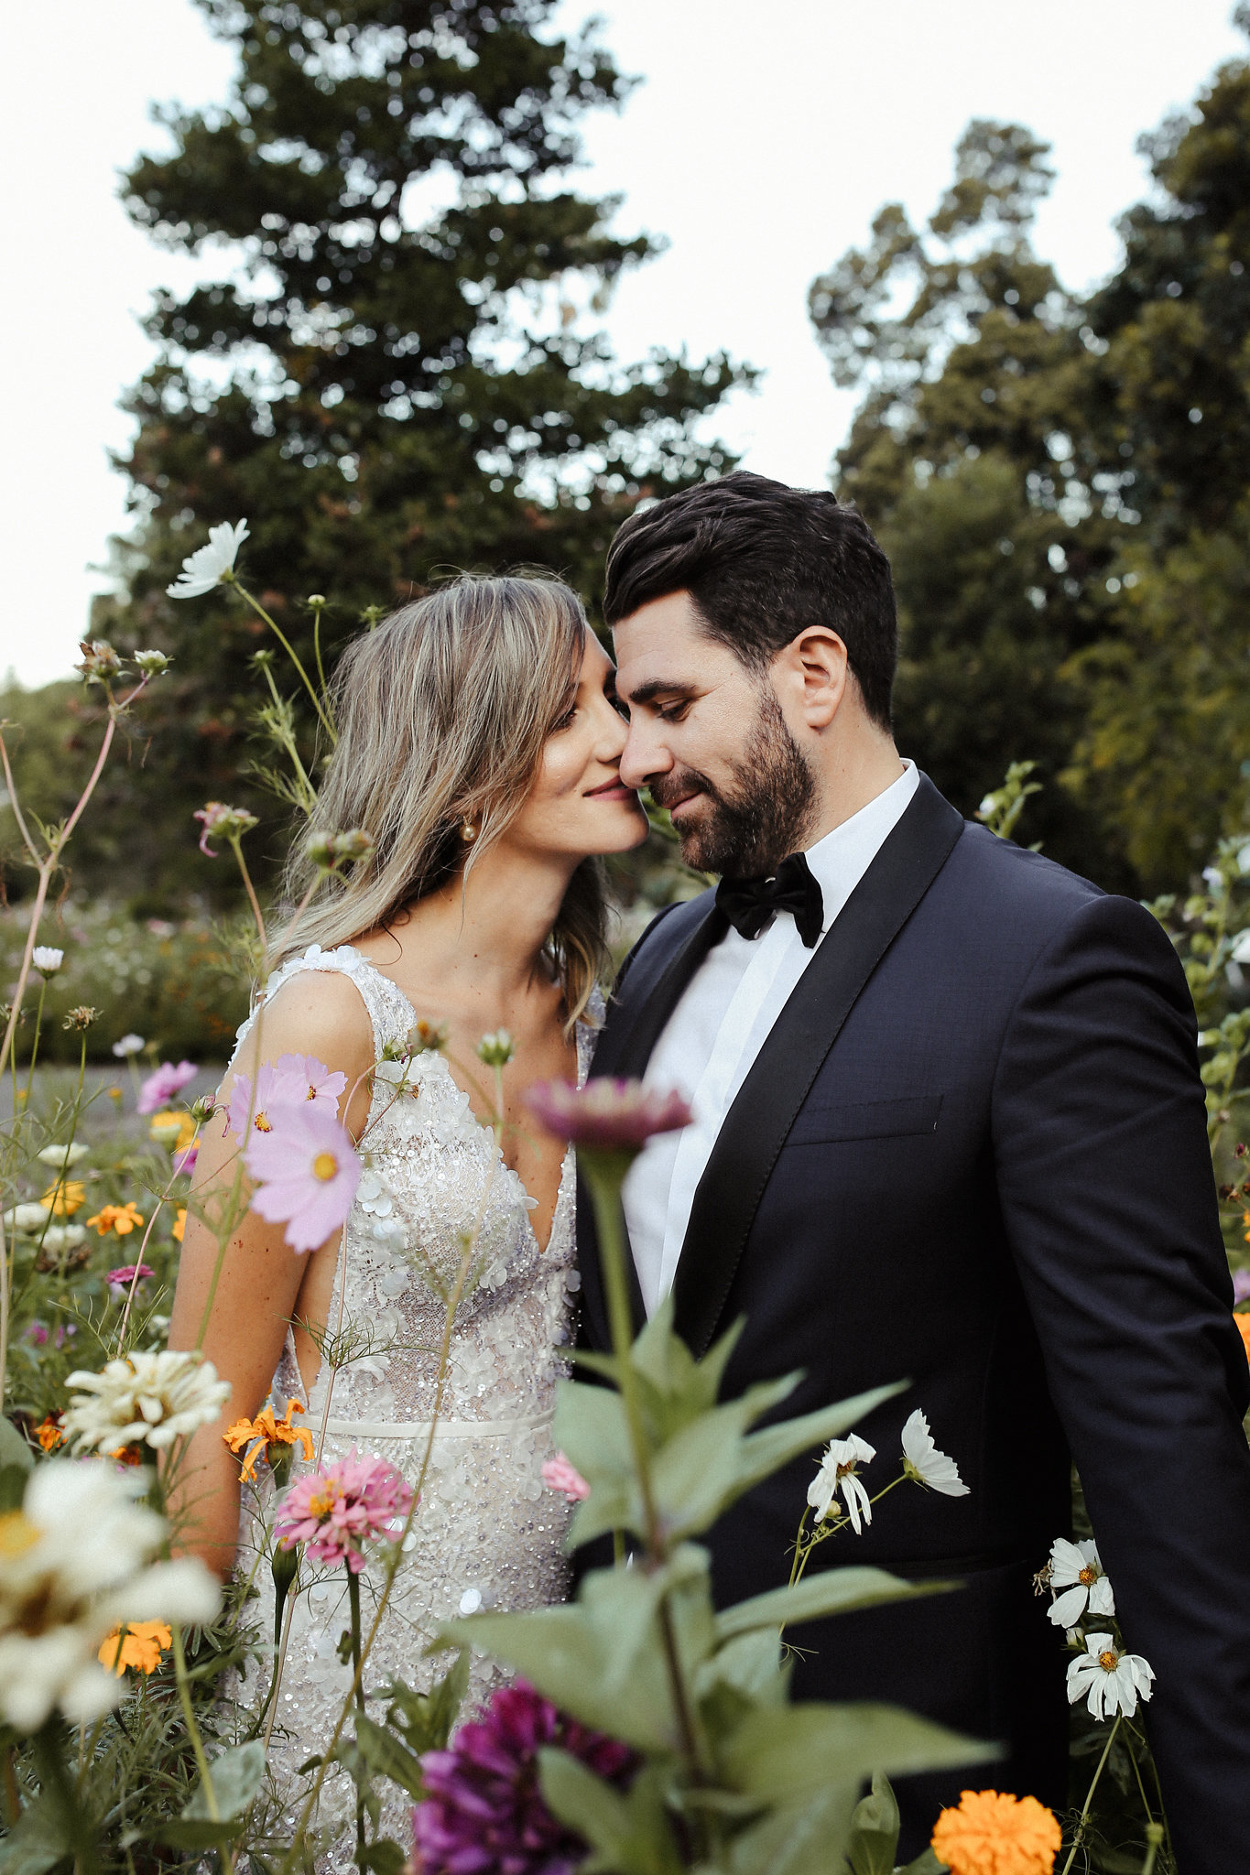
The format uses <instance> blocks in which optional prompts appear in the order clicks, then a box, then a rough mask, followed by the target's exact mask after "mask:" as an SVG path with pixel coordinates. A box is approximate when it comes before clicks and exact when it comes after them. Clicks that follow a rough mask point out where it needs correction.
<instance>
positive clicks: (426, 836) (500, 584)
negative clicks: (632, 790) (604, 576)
mask: <svg viewBox="0 0 1250 1875" xmlns="http://www.w3.org/2000/svg"><path fill="white" fill-rule="evenodd" d="M588 630H589V626H588V625H587V622H586V614H585V612H584V611H583V609H582V603H581V600H580V599H579V598H578V597H577V594H576V593H575V592H573V591H572V590H571V589H570V588H569V587H568V586H566V585H565V584H564V582H563V581H562V580H558V579H543V578H505V579H485V578H477V577H472V576H469V575H464V576H462V577H461V578H459V579H456V580H452V581H450V582H449V583H448V584H447V585H445V586H440V587H439V588H438V589H437V590H436V591H434V592H432V593H430V594H428V595H427V597H425V598H424V599H418V600H417V601H416V602H415V603H414V604H413V605H406V606H404V607H402V609H401V610H400V611H398V612H392V614H391V615H390V617H389V618H387V619H385V620H383V622H382V623H381V624H380V625H379V626H377V628H376V629H375V630H374V631H371V632H367V633H364V634H362V635H361V637H359V638H357V639H356V640H355V641H354V642H353V643H352V644H350V645H349V646H348V648H347V650H346V651H345V652H344V654H343V656H342V658H341V659H340V661H339V666H338V669H337V671H336V672H335V676H334V681H333V684H332V687H331V693H332V700H333V705H334V713H335V717H336V719H337V725H338V732H339V742H338V746H337V748H336V749H335V751H334V754H333V755H332V756H331V758H330V761H329V764H328V767H327V769H326V773H325V778H324V780H323V782H322V785H321V791H320V794H319V796H318V800H317V806H316V808H315V810H314V812H313V814H312V816H311V819H310V822H309V829H308V833H309V836H314V835H316V834H318V833H337V832H341V831H345V830H347V829H348V828H352V827H362V828H364V829H365V830H366V831H367V832H368V833H369V834H371V835H372V837H373V840H374V843H375V844H374V848H373V852H372V854H371V855H370V857H369V858H368V859H365V860H362V861H360V862H358V863H357V865H356V866H355V867H354V868H353V869H352V870H351V871H350V872H349V874H348V876H347V878H346V879H345V880H343V879H338V878H332V879H330V880H328V881H326V883H325V884H324V885H323V886H322V887H321V888H320V889H319V890H318V891H317V892H316V893H315V895H314V897H313V899H312V900H311V902H310V904H309V906H308V908H307V910H306V911H305V912H304V914H303V916H302V917H301V918H300V919H299V920H298V923H297V925H296V926H294V927H290V926H288V928H287V930H286V931H285V932H283V933H282V934H280V935H279V937H278V938H277V939H276V941H275V944H274V947H273V950H272V952H271V963H274V964H277V963H281V962H282V961H283V960H284V959H285V958H287V957H290V956H292V955H295V954H297V953H298V952H300V951H303V950H305V949H306V948H307V947H308V946H309V945H310V944H320V945H321V946H322V947H323V948H325V949H330V948H332V947H333V946H334V945H338V944H345V943H347V942H349V941H350V940H351V939H352V938H354V937H359V936H361V935H362V934H363V933H364V932H366V931H372V930H375V929H377V928H378V927H384V926H386V925H387V924H388V923H389V922H390V921H391V920H393V919H394V918H396V917H397V916H398V915H399V914H400V913H401V912H402V911H403V910H404V908H405V907H406V906H408V905H411V904H412V903H413V901H414V900H415V899H419V898H423V897H424V896H425V895H426V894H427V893H429V892H432V891H434V890H436V889H437V887H439V886H440V885H443V884H445V883H446V881H447V880H448V879H449V878H451V877H453V876H454V875H456V874H457V873H459V872H460V871H461V869H462V868H463V869H464V871H466V872H467V871H468V869H469V868H470V867H471V866H473V865H474V863H475V862H476V861H477V859H478V858H479V857H480V855H481V854H482V853H483V852H485V851H486V849H487V848H488V847H490V846H491V845H492V844H493V843H494V842H495V841H496V840H498V839H499V837H500V835H501V834H502V833H503V832H504V830H505V829H506V828H507V827H508V825H509V824H510V823H511V821H512V820H514V819H515V817H516V815H517V814H518V813H519V811H520V809H521V807H522V806H523V804H524V802H525V800H526V798H527V797H528V795H529V792H530V789H531V787H532V785H533V782H534V778H535V776H536V775H537V773H538V768H539V764H540V762H541V760H542V753H543V745H544V744H545V742H546V740H547V737H548V736H549V735H550V734H551V731H552V729H553V727H554V725H555V724H556V723H557V722H558V721H559V719H560V717H561V716H562V715H564V713H565V712H566V711H567V710H568V708H569V705H570V704H571V703H572V701H573V697H574V695H575V693H576V690H577V684H578V678H579V675H580V672H581V665H582V657H583V654H584V651H585V644H586V633H587V631H588ZM466 822H467V823H469V824H470V825H471V826H472V827H474V828H476V829H477V836H476V838H475V840H474V841H473V842H472V844H471V845H470V844H467V843H466V842H465V840H464V838H463V837H462V829H463V827H464V825H465V823H466ZM316 874H317V869H316V867H315V866H314V865H313V863H312V862H311V861H310V860H309V858H308V855H307V852H306V850H305V845H304V842H302V841H301V843H300V844H299V846H298V847H296V848H295V849H293V851H292V854H291V857H290V860H289V862H288V866H287V875H286V882H285V891H286V896H287V898H288V901H289V902H291V903H295V904H298V902H299V901H300V900H301V899H302V898H303V896H304V894H305V893H306V892H307V891H308V889H309V887H310V886H311V885H312V884H313V883H314V881H315V879H316ZM606 926H607V900H606V892H605V887H604V880H603V871H602V868H601V866H600V864H599V862H598V861H597V860H595V859H588V860H584V861H583V862H582V864H581V865H580V866H579V867H578V868H577V870H576V872H575V873H574V874H573V877H572V879H571V881H570V883H569V889H568V891H567V892H566V894H565V896H564V902H563V904H562V905H561V907H560V914H559V917H558V918H557V919H556V923H555V928H554V929H553V931H552V933H551V937H550V940H549V950H550V956H551V962H552V966H553V969H554V970H555V972H556V974H557V976H558V978H559V980H560V981H561V983H562V985H563V988H564V1001H565V1009H566V1014H567V1022H568V1025H569V1027H570V1028H571V1026H572V1024H573V1023H574V1022H575V1021H576V1020H577V1018H578V1016H580V1015H581V1014H582V1013H583V1012H584V1010H585V1008H586V1004H587V1002H588V1001H589V998H590V995H591V992H592V990H593V989H594V986H595V982H596V979H597V978H598V977H599V976H600V975H601V974H602V973H604V972H605V970H606V968H607V963H608V949H607V941H606Z"/></svg>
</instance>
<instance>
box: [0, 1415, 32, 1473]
mask: <svg viewBox="0 0 1250 1875" xmlns="http://www.w3.org/2000/svg"><path fill="white" fill-rule="evenodd" d="M34 1462H35V1455H34V1453H33V1452H32V1451H31V1449H30V1447H29V1446H28V1445H27V1443H26V1441H25V1439H24V1438H23V1437H22V1435H21V1433H20V1432H19V1431H18V1429H17V1427H16V1426H15V1425H14V1424H13V1421H12V1420H11V1419H6V1418H4V1416H3V1415H2V1414H0V1465H3V1466H6V1467H7V1466H9V1465H20V1466H21V1468H22V1470H23V1471H30V1469H31V1468H32V1466H33V1465H34Z"/></svg>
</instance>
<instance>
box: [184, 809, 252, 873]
mask: <svg viewBox="0 0 1250 1875" xmlns="http://www.w3.org/2000/svg"><path fill="white" fill-rule="evenodd" d="M191 818H192V820H198V821H199V822H200V824H201V826H202V828H203V832H202V833H201V834H200V851H201V853H203V854H205V855H206V856H207V857H208V858H209V859H217V858H218V857H219V854H218V852H217V849H216V848H215V847H212V846H210V845H209V844H208V841H209V836H210V834H211V835H213V836H214V837H215V838H217V839H221V840H235V839H239V838H240V837H241V836H242V835H243V834H245V833H250V832H251V830H252V828H253V827H254V826H256V824H257V821H256V816H255V814H249V813H248V811H247V809H246V808H245V807H228V806H227V805H226V803H225V802H224V801H210V802H209V804H208V806H207V807H197V808H196V810H195V812H194V814H193V815H192V816H191Z"/></svg>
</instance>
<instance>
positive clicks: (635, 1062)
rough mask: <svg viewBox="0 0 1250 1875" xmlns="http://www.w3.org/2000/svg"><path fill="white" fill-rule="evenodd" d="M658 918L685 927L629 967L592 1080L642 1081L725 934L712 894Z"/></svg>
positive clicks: (590, 1303)
mask: <svg viewBox="0 0 1250 1875" xmlns="http://www.w3.org/2000/svg"><path fill="white" fill-rule="evenodd" d="M661 918H663V919H664V921H665V922H666V923H667V922H669V921H670V920H671V921H680V924H681V926H683V927H684V929H681V930H680V931H679V933H678V934H677V935H676V939H675V944H674V943H672V942H668V943H666V942H665V941H664V934H662V933H660V932H658V931H657V932H654V934H653V933H652V932H651V931H648V932H647V933H646V934H645V936H644V939H643V941H642V943H641V946H640V948H639V950H638V953H637V955H636V956H635V957H633V958H632V959H631V960H630V962H629V965H628V969H627V972H626V973H625V975H624V980H623V982H622V983H621V985H620V988H619V990H618V992H616V993H615V994H614V995H613V997H612V1001H611V1005H610V1008H609V1014H608V1021H607V1026H606V1027H605V1029H604V1031H603V1034H602V1036H601V1037H600V1040H599V1045H598V1047H597V1048H596V1049H595V1058H594V1063H593V1065H592V1067H591V1074H592V1076H594V1077H595V1078H603V1077H605V1076H608V1075H612V1076H620V1077H622V1078H630V1077H637V1078H639V1079H641V1077H642V1075H643V1074H645V1072H646V1068H647V1063H648V1062H649V1061H650V1059H651V1054H652V1050H653V1049H654V1047H655V1045H656V1043H657V1041H658V1040H659V1039H660V1035H661V1034H662V1032H663V1029H664V1025H665V1023H666V1022H667V1021H668V1019H669V1017H670V1016H671V1015H672V1013H673V1010H674V1009H675V1008H676V1006H677V1004H678V1002H679V1001H680V999H681V995H682V992H683V991H684V990H685V988H686V985H687V984H688V983H689V981H690V979H691V977H692V976H693V975H694V973H695V971H696V970H697V969H698V967H699V965H700V964H701V963H702V962H703V959H704V958H705V957H706V956H707V954H708V952H709V951H710V950H711V948H712V946H713V944H715V943H716V942H717V940H718V939H719V938H721V937H723V936H724V933H725V930H726V925H725V920H724V917H723V916H722V914H721V913H720V912H719V911H717V909H716V899H715V894H714V893H712V892H707V893H705V894H704V895H703V896H702V897H700V898H698V899H696V900H694V901H692V902H690V903H688V904H686V905H681V906H678V907H677V908H675V909H674V910H673V911H671V912H669V913H668V914H664V913H661ZM657 922H659V921H658V920H657ZM648 940H649V941H648ZM584 1184H585V1181H584V1180H582V1179H579V1180H578V1197H577V1241H578V1245H579V1257H578V1262H579V1266H580V1269H581V1279H582V1288H581V1306H582V1321H583V1326H584V1332H585V1336H586V1338H587V1339H588V1340H589V1342H590V1344H591V1346H592V1347H595V1348H600V1349H605V1348H608V1347H609V1346H610V1345H611V1335H610V1333H609V1330H608V1311H607V1297H606V1295H605V1293H604V1287H603V1271H602V1269H601V1267H600V1263H599V1240H598V1233H597V1232H596V1230H595V1221H594V1213H593V1210H592V1208H591V1204H590V1198H589V1195H588V1193H587V1192H586V1191H585V1190H584V1189H583V1187H584ZM625 1249H626V1255H625V1272H626V1275H627V1277H628V1280H629V1295H630V1306H631V1309H632V1312H633V1319H634V1328H635V1331H638V1330H640V1329H641V1328H642V1327H643V1326H644V1324H645V1323H646V1319H647V1311H646V1305H645V1304H644V1302H643V1299H642V1291H641V1289H640V1288H639V1286H638V1272H637V1270H636V1268H635V1267H634V1257H633V1251H632V1249H631V1247H630V1244H629V1239H628V1234H626V1243H625Z"/></svg>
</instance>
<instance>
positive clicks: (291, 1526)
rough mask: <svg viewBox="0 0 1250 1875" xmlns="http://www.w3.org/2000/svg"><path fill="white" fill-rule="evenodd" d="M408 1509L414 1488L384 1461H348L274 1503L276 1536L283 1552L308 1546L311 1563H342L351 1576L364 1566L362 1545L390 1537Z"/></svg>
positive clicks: (304, 1481)
mask: <svg viewBox="0 0 1250 1875" xmlns="http://www.w3.org/2000/svg"><path fill="white" fill-rule="evenodd" d="M411 1508H412V1487H411V1485H410V1484H408V1482H407V1480H406V1479H405V1478H404V1476H403V1474H402V1473H401V1472H398V1471H396V1469H395V1467H394V1466H393V1465H388V1464H387V1462H386V1460H385V1459H383V1458H372V1457H368V1456H366V1457H364V1458H361V1457H360V1456H359V1455H358V1454H357V1451H356V1448H355V1446H353V1447H352V1449H351V1451H350V1453H349V1454H348V1456H347V1457H346V1458H341V1459H339V1460H338V1462H337V1464H334V1465H326V1466H324V1467H323V1468H322V1469H321V1470H320V1471H314V1472H310V1473H308V1475H307V1476H306V1477H303V1478H300V1479H298V1480H297V1482H296V1483H295V1484H293V1485H292V1486H291V1488H290V1490H289V1491H288V1492H287V1493H286V1494H285V1496H284V1497H283V1498H282V1499H281V1501H280V1502H279V1504H278V1511H277V1516H276V1517H275V1519H274V1526H273V1530H274V1535H275V1536H276V1537H277V1539H278V1543H279V1546H280V1547H281V1548H282V1549H294V1547H295V1545H296V1544H297V1543H306V1544H307V1545H308V1556H309V1559H310V1561H312V1562H319V1563H325V1564H326V1566H327V1567H328V1568H333V1567H334V1566H335V1564H336V1563H346V1564H347V1567H348V1568H349V1569H350V1570H351V1571H352V1574H353V1575H359V1573H360V1571H361V1570H362V1569H363V1568H364V1566H365V1557H364V1548H363V1545H364V1544H365V1543H367V1542H370V1541H371V1540H373V1539H375V1538H378V1537H389V1536H390V1535H392V1533H393V1531H394V1529H395V1527H396V1526H397V1525H398V1524H402V1522H403V1520H404V1518H405V1517H406V1516H407V1515H408V1512H409V1511H410V1510H411Z"/></svg>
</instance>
